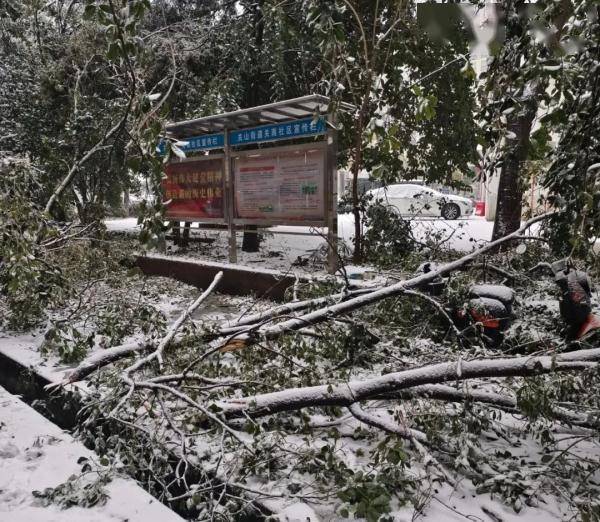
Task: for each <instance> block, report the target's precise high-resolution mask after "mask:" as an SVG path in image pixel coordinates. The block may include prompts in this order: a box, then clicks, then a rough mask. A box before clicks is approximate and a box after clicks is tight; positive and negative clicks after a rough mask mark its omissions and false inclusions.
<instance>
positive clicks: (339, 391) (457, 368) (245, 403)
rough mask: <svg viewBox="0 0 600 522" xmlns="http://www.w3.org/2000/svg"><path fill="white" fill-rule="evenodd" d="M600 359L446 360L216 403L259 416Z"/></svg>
mask: <svg viewBox="0 0 600 522" xmlns="http://www.w3.org/2000/svg"><path fill="white" fill-rule="evenodd" d="M598 361H600V348H595V349H591V350H582V351H581V352H579V353H578V352H571V353H568V354H561V355H557V356H556V357H550V356H538V357H515V358H503V359H480V360H474V361H460V364H457V363H456V362H446V363H439V364H433V365H429V366H424V367H422V368H415V369H411V370H405V371H401V372H394V373H388V374H386V375H382V376H380V377H375V378H372V379H366V380H362V381H350V382H346V383H340V384H323V385H319V386H309V387H304V388H291V389H286V390H281V391H277V392H271V393H265V394H260V395H254V396H250V397H241V398H235V399H230V400H223V401H218V402H217V403H216V405H217V406H218V407H219V408H220V409H221V411H222V414H223V415H225V416H226V417H240V416H249V417H261V416H265V415H272V414H274V413H278V412H282V411H293V410H299V409H302V408H306V407H315V406H345V407H348V406H350V405H351V404H353V403H355V402H360V401H364V400H368V399H373V398H376V397H380V396H381V395H384V394H387V393H391V392H397V391H400V390H406V389H410V388H413V387H415V386H421V385H424V384H439V383H444V382H449V381H463V380H467V379H474V378H485V377H527V376H532V375H541V374H547V373H554V372H557V371H577V370H585V369H588V368H590V367H594V366H596V363H597V362H598Z"/></svg>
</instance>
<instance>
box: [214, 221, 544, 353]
mask: <svg viewBox="0 0 600 522" xmlns="http://www.w3.org/2000/svg"><path fill="white" fill-rule="evenodd" d="M555 214H556V212H549V213H546V214H542V215H540V216H537V217H534V218H532V219H530V220H529V221H527V222H526V223H524V224H523V225H522V226H521V228H519V229H518V230H516V231H515V232H513V233H511V234H508V235H507V236H504V237H502V238H500V239H497V240H496V241H491V242H490V243H488V244H487V245H484V246H483V247H481V248H479V249H478V250H475V251H473V252H472V253H470V254H467V255H465V256H463V257H461V258H459V259H457V260H455V261H452V262H450V263H447V264H445V265H443V266H440V267H439V268H437V269H436V270H431V271H430V272H427V273H425V274H420V275H418V276H416V277H413V278H411V279H407V280H405V281H400V282H398V283H395V284H393V285H389V286H385V287H383V288H380V289H378V290H374V291H373V292H369V293H368V294H365V295H360V296H357V297H354V298H352V299H348V300H347V301H344V302H341V303H337V304H335V305H331V306H327V307H325V308H321V309H319V310H315V311H313V312H310V313H308V314H305V315H302V316H299V317H296V318H292V319H289V320H287V321H283V322H281V323H278V324H276V325H273V326H265V327H261V328H259V329H258V330H257V331H256V332H253V334H254V336H253V338H251V337H250V336H248V335H247V334H244V335H242V336H240V337H238V338H237V339H236V338H234V339H232V340H231V341H230V342H234V343H236V344H238V345H239V344H240V343H246V344H247V345H250V344H252V342H254V341H253V339H258V338H261V337H262V338H263V339H268V340H271V339H275V338H277V337H279V336H281V335H283V334H285V333H287V332H291V331H295V330H298V329H300V328H304V327H306V326H307V325H314V324H318V323H321V322H324V321H327V320H330V319H332V318H334V317H337V316H339V315H342V314H347V313H349V312H353V311H355V310H358V309H359V308H363V307H365V306H368V305H371V304H373V303H376V302H378V301H381V300H383V299H387V298H389V297H395V296H398V295H401V294H403V293H405V292H406V290H411V289H414V288H420V287H422V286H423V285H426V284H427V283H431V282H432V281H434V280H435V279H436V278H438V277H441V276H444V275H446V274H449V273H451V272H453V271H454V270H458V269H460V268H462V267H463V266H465V265H466V264H468V263H470V262H471V261H473V260H474V259H476V258H477V257H478V256H480V255H482V254H485V253H486V252H489V251H493V250H494V249H496V248H497V247H498V246H499V245H501V244H503V243H506V242H508V241H511V240H514V239H515V238H518V237H520V236H521V235H522V234H523V232H525V231H526V230H527V229H528V228H530V227H531V226H532V225H534V224H535V223H538V222H540V221H543V220H545V219H548V218H550V217H552V216H554V215H555ZM223 347H224V348H225V345H224V346H223Z"/></svg>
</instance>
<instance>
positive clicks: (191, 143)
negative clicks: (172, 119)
mask: <svg viewBox="0 0 600 522" xmlns="http://www.w3.org/2000/svg"><path fill="white" fill-rule="evenodd" d="M179 141H181V142H185V145H178V147H179V148H180V149H181V150H182V151H183V152H186V153H187V152H194V151H196V150H210V149H222V148H223V146H224V145H225V138H224V137H223V134H222V133H221V134H204V135H203V136H193V137H191V138H181V139H180V140H179ZM157 150H158V152H159V153H160V154H164V153H165V142H164V141H163V140H161V141H160V143H159V144H158V147H157Z"/></svg>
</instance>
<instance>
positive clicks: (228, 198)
mask: <svg viewBox="0 0 600 522" xmlns="http://www.w3.org/2000/svg"><path fill="white" fill-rule="evenodd" d="M223 141H224V147H223V150H224V153H225V157H224V158H223V168H224V169H225V172H224V174H225V176H224V177H225V219H226V220H227V228H228V230H229V262H230V263H237V238H236V235H235V224H234V222H233V218H234V205H235V194H234V192H233V191H234V187H233V172H232V169H231V147H230V146H229V131H228V130H227V129H224V131H223Z"/></svg>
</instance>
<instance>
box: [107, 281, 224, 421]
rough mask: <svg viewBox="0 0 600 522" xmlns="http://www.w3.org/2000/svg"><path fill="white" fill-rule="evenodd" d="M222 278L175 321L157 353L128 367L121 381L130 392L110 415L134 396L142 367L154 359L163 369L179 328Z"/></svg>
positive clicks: (213, 282)
mask: <svg viewBox="0 0 600 522" xmlns="http://www.w3.org/2000/svg"><path fill="white" fill-rule="evenodd" d="M222 277H223V272H219V273H218V274H217V275H216V276H215V278H214V279H213V281H212V283H211V284H210V285H209V286H208V288H207V289H206V290H205V291H204V292H202V294H201V295H200V296H199V297H198V298H197V299H196V300H195V301H194V302H193V303H192V304H191V305H190V306H189V307H188V308H187V309H186V310H185V311H184V312H183V314H181V316H180V317H179V319H177V321H175V323H173V325H172V326H171V328H169V331H168V332H167V334H166V335H165V336H164V337H163V339H162V340H161V342H160V343H159V344H158V347H157V348H156V350H155V351H153V352H152V353H150V354H148V355H147V356H146V357H142V358H141V359H138V360H137V361H136V362H135V363H134V364H132V365H131V366H128V367H127V368H125V370H123V373H122V375H121V380H122V381H123V382H125V383H126V384H127V385H128V386H129V390H128V391H127V393H126V394H125V395H124V396H123V397H122V399H121V400H120V401H119V403H118V404H117V405H116V406H115V408H113V410H112V412H111V413H110V416H114V415H115V413H116V412H117V411H118V410H119V409H120V408H121V406H123V404H125V402H127V400H128V399H129V398H130V397H131V396H132V395H133V392H134V390H135V388H136V382H135V381H134V380H133V379H132V377H131V375H132V374H133V373H134V372H136V371H138V370H139V369H141V368H142V367H144V366H145V365H146V364H148V363H149V362H151V361H153V360H154V359H156V360H157V361H158V364H159V366H160V367H161V368H162V365H163V358H162V355H163V352H164V350H165V348H166V347H167V346H168V344H169V343H170V342H171V340H172V339H173V337H174V336H175V334H176V333H177V331H178V330H179V328H181V325H182V324H183V322H184V321H185V320H186V319H187V318H188V317H189V316H190V314H192V313H193V312H194V310H196V308H198V306H200V304H201V303H203V302H204V301H205V300H206V298H207V297H208V296H209V295H210V294H211V293H212V291H213V289H214V288H215V287H216V286H217V284H218V283H219V281H220V280H221V278H222ZM157 386H158V385H157Z"/></svg>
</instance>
